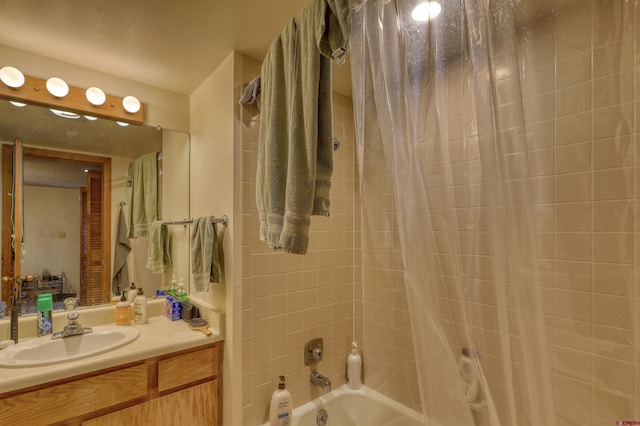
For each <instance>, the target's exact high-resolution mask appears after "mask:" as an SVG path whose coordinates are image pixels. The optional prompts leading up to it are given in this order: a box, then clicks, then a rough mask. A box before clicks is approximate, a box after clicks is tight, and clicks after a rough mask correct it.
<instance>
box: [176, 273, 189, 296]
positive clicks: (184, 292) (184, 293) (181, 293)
mask: <svg viewBox="0 0 640 426" xmlns="http://www.w3.org/2000/svg"><path fill="white" fill-rule="evenodd" d="M176 297H177V298H178V300H180V301H181V302H186V301H187V300H188V299H189V295H188V294H187V289H186V287H185V285H184V278H180V284H178V290H176Z"/></svg>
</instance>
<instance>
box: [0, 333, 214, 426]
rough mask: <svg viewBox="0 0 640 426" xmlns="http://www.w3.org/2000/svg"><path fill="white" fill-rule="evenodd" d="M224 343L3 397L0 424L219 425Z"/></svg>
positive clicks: (97, 425) (0, 397)
mask: <svg viewBox="0 0 640 426" xmlns="http://www.w3.org/2000/svg"><path fill="white" fill-rule="evenodd" d="M221 347H222V342H216V343H214V344H212V345H207V346H204V347H199V348H194V349H191V350H187V351H181V352H177V353H173V354H168V355H163V356H160V357H155V358H150V359H147V360H143V361H139V362H136V363H132V364H126V365H122V366H118V367H114V368H110V369H107V370H101V371H96V372H93V373H91V374H85V375H82V376H77V377H71V378H68V379H65V380H61V381H58V382H55V383H48V384H44V385H40V386H37V387H32V388H29V389H24V390H20V391H14V392H9V393H6V394H2V395H0V425H5V424H6V425H12V424H15V425H18V424H28V425H51V424H60V425H82V426H102V425H105V426H106V425H108V426H111V425H154V426H156V425H182V424H184V425H192V426H198V425H213V426H215V425H220V424H221V423H220V420H221V416H220V409H221V365H220V364H221V359H222V358H221Z"/></svg>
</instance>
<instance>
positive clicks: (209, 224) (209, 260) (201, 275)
mask: <svg viewBox="0 0 640 426" xmlns="http://www.w3.org/2000/svg"><path fill="white" fill-rule="evenodd" d="M212 219H213V217H212V216H205V217H199V218H197V219H194V221H193V231H192V232H191V273H192V275H193V286H194V289H195V291H209V285H210V283H212V282H214V283H217V282H220V279H221V275H222V274H221V269H220V257H219V253H218V234H217V232H216V227H215V224H214V223H213V221H212Z"/></svg>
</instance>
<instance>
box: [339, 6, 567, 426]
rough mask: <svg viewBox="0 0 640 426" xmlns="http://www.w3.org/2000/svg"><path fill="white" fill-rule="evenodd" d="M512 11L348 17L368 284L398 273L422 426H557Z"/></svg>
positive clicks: (370, 310)
mask: <svg viewBox="0 0 640 426" xmlns="http://www.w3.org/2000/svg"><path fill="white" fill-rule="evenodd" d="M516 3H521V2H519V1H517V0H516V1H514V0H448V1H442V2H441V6H442V12H441V14H440V15H439V16H438V17H437V18H436V19H433V20H431V21H427V22H419V21H415V20H414V19H412V17H411V12H412V10H413V7H415V5H416V4H417V2H415V1H406V0H395V1H389V0H369V1H367V2H365V3H363V4H361V5H359V6H357V8H356V10H355V11H354V23H353V34H352V38H351V47H350V51H351V64H352V80H353V102H354V110H355V111H354V112H355V117H356V140H357V144H358V160H359V167H360V182H361V196H362V252H363V271H364V273H363V281H364V283H363V285H364V287H365V288H366V287H367V286H368V285H369V283H368V281H371V282H373V281H375V283H376V284H378V285H379V286H380V288H381V289H384V287H385V286H387V287H393V286H395V285H396V284H395V283H384V282H381V281H384V279H385V278H384V277H388V279H389V280H390V281H391V280H393V277H394V276H396V277H397V276H398V275H400V276H401V277H402V282H403V283H404V286H405V287H404V288H403V289H401V290H399V289H395V291H396V292H398V291H400V292H406V297H407V299H406V303H407V308H408V316H409V318H410V324H407V328H410V329H411V336H412V339H411V341H410V342H409V343H408V344H407V345H408V346H412V347H413V352H412V356H413V357H414V358H413V359H412V358H411V355H406V354H405V355H406V358H405V359H402V360H400V358H401V357H402V351H401V350H398V351H397V354H398V356H397V358H396V363H398V364H402V365H403V366H404V367H402V368H399V369H398V372H399V373H398V374H403V373H402V370H403V369H404V370H408V371H411V370H412V369H413V370H415V372H416V376H417V379H418V380H417V382H418V387H419V397H416V404H415V406H416V408H420V409H421V410H422V412H423V413H424V415H425V424H439V425H442V426H447V425H456V426H458V425H474V422H476V424H482V423H483V422H484V424H487V423H488V424H491V425H513V426H516V425H526V424H531V425H553V424H555V423H554V422H555V415H554V408H553V403H552V401H553V399H552V389H551V380H550V371H549V367H548V360H547V350H546V337H545V327H544V321H543V312H542V300H541V298H542V289H541V287H542V280H543V277H542V268H541V262H540V261H539V260H538V255H537V248H536V229H535V221H534V215H533V204H532V193H531V181H530V177H529V164H528V157H527V152H528V151H527V139H526V135H525V128H524V113H523V107H522V105H523V104H522V95H521V89H520V87H521V84H520V72H519V67H518V60H517V59H518V58H517V54H516V47H517V43H518V41H517V34H516V29H517V27H518V25H520V22H521V19H523V16H522V15H519V16H518V17H517V19H516V17H515V16H514V4H516ZM522 10H525V11H526V10H527V9H526V8H523V9H522ZM385 264H386V266H385ZM386 270H392V271H393V272H395V273H389V274H387V273H383V271H386ZM398 271H401V274H398V273H397V272H398ZM380 291H383V290H380ZM363 299H364V317H365V321H364V322H365V325H364V327H365V330H364V336H365V338H364V343H365V354H367V353H368V354H369V358H370V359H371V358H374V360H371V362H370V363H369V364H368V368H369V369H368V373H371V374H369V375H368V376H367V377H368V380H369V381H368V384H369V385H370V386H372V387H378V388H384V386H385V384H389V383H390V382H391V381H393V380H394V379H392V378H389V377H386V378H383V377H378V376H376V373H374V372H373V371H372V370H376V369H377V368H373V367H374V366H375V363H376V360H375V357H376V355H371V354H372V353H373V352H378V351H377V350H373V349H374V348H373V346H374V343H371V342H370V341H368V340H367V329H366V328H367V327H368V326H369V327H377V326H379V324H378V323H375V321H376V320H377V319H376V318H374V319H373V322H367V315H371V316H373V317H375V316H376V312H378V311H376V309H378V310H380V309H382V308H380V307H376V306H372V302H370V300H369V297H368V296H367V293H366V292H365V295H364V297H363ZM398 311H399V312H401V309H398ZM394 315H395V314H394ZM400 317H401V314H400ZM370 323H374V325H368V324H370ZM375 324H377V325H375ZM375 344H383V343H375ZM367 345H368V346H367ZM462 348H467V349H468V351H469V353H470V354H472V356H471V358H472V360H473V361H474V363H475V365H476V367H477V369H478V371H479V376H480V378H479V381H480V390H479V393H478V395H477V397H476V398H473V400H474V401H473V402H474V403H475V405H474V406H475V408H477V410H472V408H471V405H470V404H468V403H467V401H466V397H465V395H464V392H463V390H462V386H461V381H460V378H459V372H458V366H457V363H458V359H459V357H460V352H461V350H462ZM382 362H383V361H381V363H382ZM407 375H408V376H409V375H410V374H408V373H407ZM403 402H404V403H407V401H403ZM485 404H486V408H485V407H484V406H485ZM483 416H484V418H483Z"/></svg>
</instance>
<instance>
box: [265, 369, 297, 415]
mask: <svg viewBox="0 0 640 426" xmlns="http://www.w3.org/2000/svg"><path fill="white" fill-rule="evenodd" d="M292 420H293V403H292V401H291V393H290V392H289V391H288V390H287V389H285V385H284V376H280V383H278V389H276V390H275V391H274V392H273V395H272V396H271V407H270V408H269V426H286V425H290V424H291V422H292Z"/></svg>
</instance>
